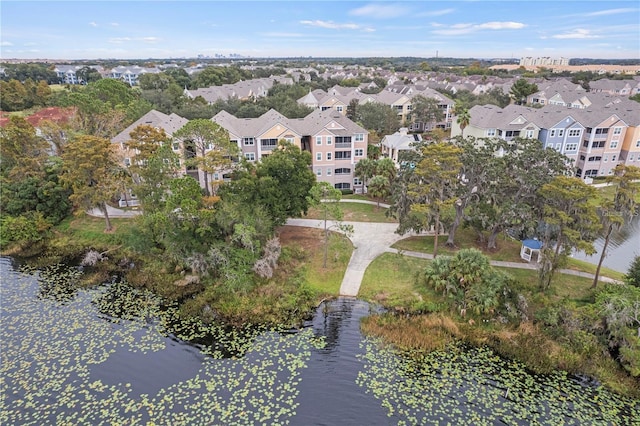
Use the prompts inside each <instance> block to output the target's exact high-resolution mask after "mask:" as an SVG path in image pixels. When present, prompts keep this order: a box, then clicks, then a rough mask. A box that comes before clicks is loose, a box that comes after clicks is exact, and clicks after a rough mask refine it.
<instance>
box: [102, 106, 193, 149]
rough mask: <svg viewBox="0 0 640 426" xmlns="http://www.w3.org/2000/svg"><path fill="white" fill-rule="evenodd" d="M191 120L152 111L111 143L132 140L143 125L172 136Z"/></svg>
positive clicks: (119, 134)
mask: <svg viewBox="0 0 640 426" xmlns="http://www.w3.org/2000/svg"><path fill="white" fill-rule="evenodd" d="M188 122H189V120H187V119H186V118H184V117H180V116H179V115H178V114H175V113H173V114H171V115H167V114H165V113H163V112H160V111H157V110H155V109H152V110H151V111H149V112H148V113H146V114H145V115H143V116H142V117H140V118H139V119H138V120H136V121H135V122H134V123H133V124H131V125H130V126H129V127H127V128H126V129H124V130H123V131H121V132H120V133H118V134H117V135H116V136H115V137H114V138H113V139H111V142H113V143H121V142H127V141H129V140H130V139H131V136H130V135H129V134H130V133H131V132H132V131H133V130H134V129H135V128H136V127H138V126H141V125H147V126H152V127H155V128H159V129H163V130H164V132H165V133H166V134H167V135H169V136H172V135H173V134H174V133H175V132H176V131H178V130H179V129H181V128H182V126H184V125H185V124H187V123H188Z"/></svg>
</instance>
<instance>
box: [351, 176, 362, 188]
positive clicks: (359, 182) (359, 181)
mask: <svg viewBox="0 0 640 426" xmlns="http://www.w3.org/2000/svg"><path fill="white" fill-rule="evenodd" d="M360 185H362V179H360V178H353V186H360Z"/></svg>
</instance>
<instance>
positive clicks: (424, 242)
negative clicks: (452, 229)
mask: <svg viewBox="0 0 640 426" xmlns="http://www.w3.org/2000/svg"><path fill="white" fill-rule="evenodd" d="M446 242H447V235H440V236H439V237H438V254H446V255H453V254H455V253H456V252H457V251H458V250H460V249H464V248H476V249H478V250H480V251H482V252H483V253H484V254H485V255H487V256H488V257H489V258H491V260H500V261H505V262H520V261H521V259H520V242H519V241H515V240H513V239H511V238H508V237H503V236H500V237H498V240H497V242H496V244H497V246H498V248H497V249H496V250H487V249H486V246H485V245H484V244H480V242H479V241H478V234H477V233H476V232H475V231H474V230H472V229H470V228H458V231H457V232H456V237H455V244H456V247H455V248H451V247H447V246H445V243H446ZM393 248H396V249H398V250H407V251H417V252H420V253H433V249H434V237H433V236H423V237H409V238H405V239H404V240H400V241H398V242H396V243H395V244H394V245H393Z"/></svg>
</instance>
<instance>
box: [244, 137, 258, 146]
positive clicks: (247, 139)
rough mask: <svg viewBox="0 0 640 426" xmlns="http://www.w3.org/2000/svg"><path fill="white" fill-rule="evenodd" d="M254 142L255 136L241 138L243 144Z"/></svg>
mask: <svg viewBox="0 0 640 426" xmlns="http://www.w3.org/2000/svg"><path fill="white" fill-rule="evenodd" d="M255 143H256V139H255V138H242V144H243V145H244V146H250V145H254V144H255Z"/></svg>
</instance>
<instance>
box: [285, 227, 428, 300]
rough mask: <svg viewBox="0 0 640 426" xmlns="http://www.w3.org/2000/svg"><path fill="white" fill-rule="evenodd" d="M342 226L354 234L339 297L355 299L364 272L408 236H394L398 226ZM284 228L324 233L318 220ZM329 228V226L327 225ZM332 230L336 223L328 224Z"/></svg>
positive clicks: (351, 237) (351, 238)
mask: <svg viewBox="0 0 640 426" xmlns="http://www.w3.org/2000/svg"><path fill="white" fill-rule="evenodd" d="M342 223H343V224H344V225H351V226H353V234H352V235H351V236H350V238H349V239H350V240H351V242H352V243H353V246H354V249H353V253H352V254H351V259H350V260H349V264H348V265H347V270H346V271H345V274H344V278H343V279H342V285H341V286H340V295H341V296H357V295H358V291H359V290H360V284H361V283H362V277H364V271H365V270H366V269H367V267H368V266H369V264H370V263H371V262H373V260H374V259H375V258H376V257H378V256H380V255H381V254H382V253H384V252H386V251H387V250H388V249H389V247H390V246H391V245H393V243H395V242H396V241H398V240H401V239H403V238H407V237H408V236H410V235H418V234H406V235H398V234H396V229H397V228H398V224H397V223H377V222H342ZM287 225H290V226H304V227H307V228H319V229H324V221H323V220H320V219H289V220H288V221H287ZM328 225H329V224H328ZM330 226H331V228H330V229H331V230H336V231H337V230H338V228H337V226H336V223H335V222H330Z"/></svg>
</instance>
